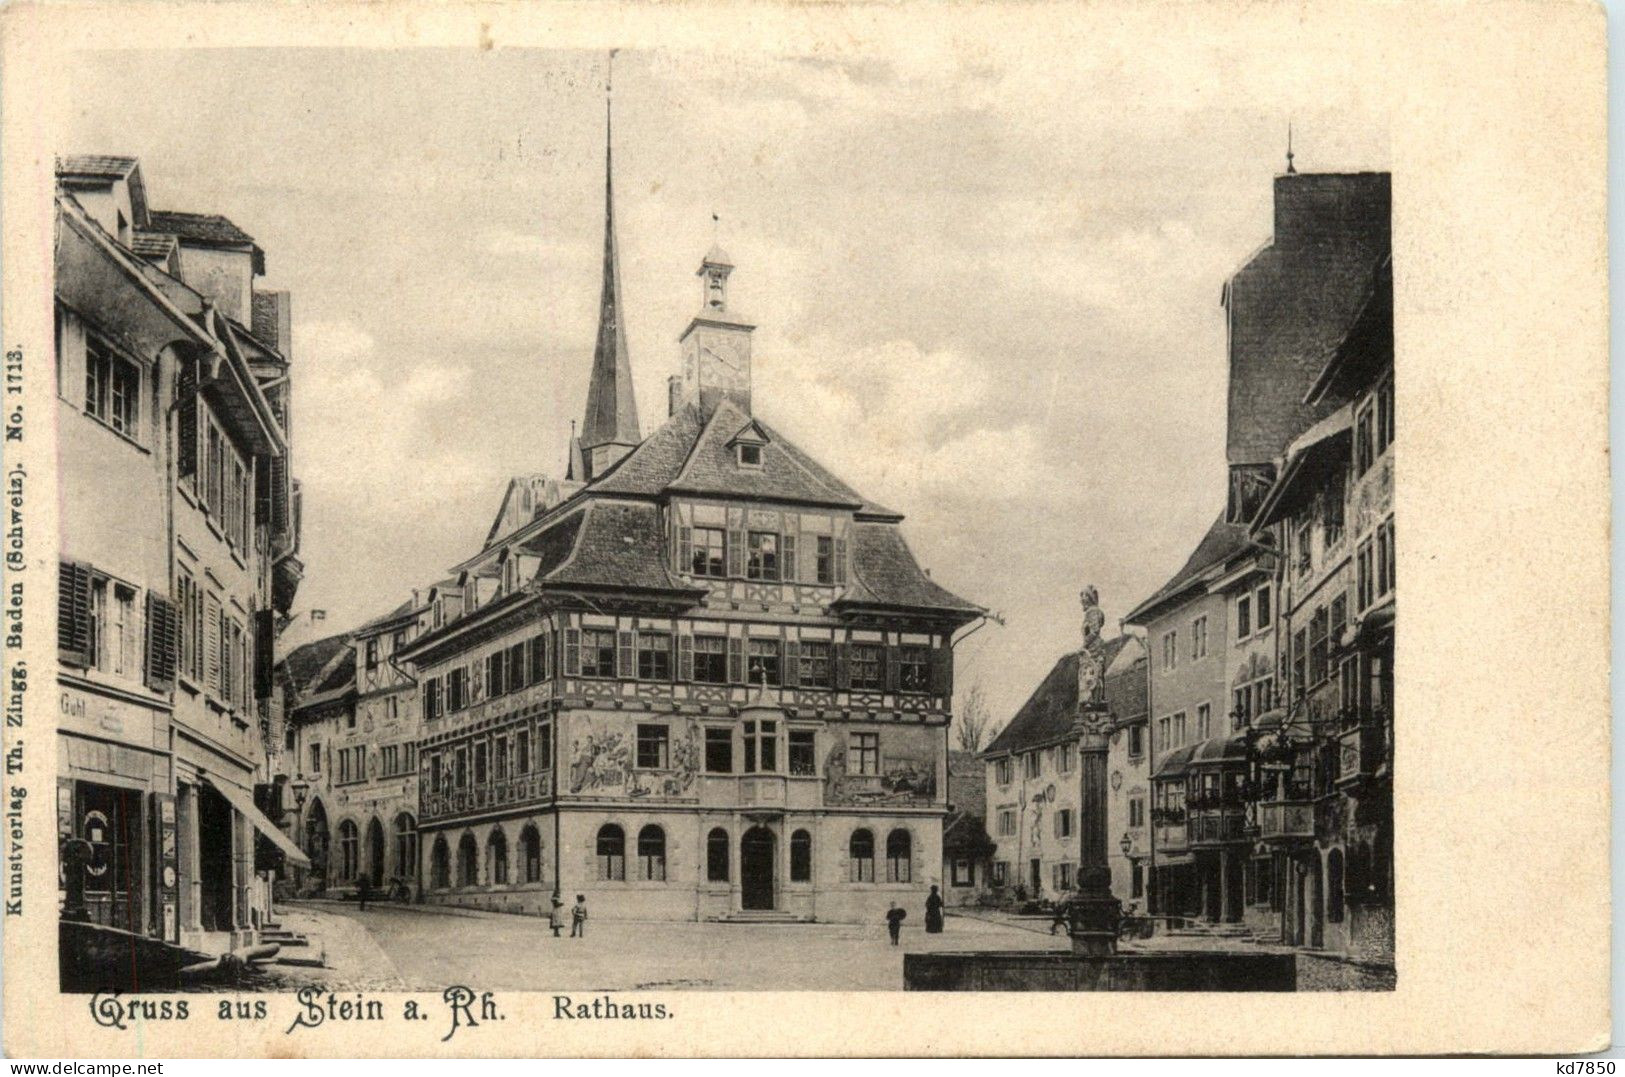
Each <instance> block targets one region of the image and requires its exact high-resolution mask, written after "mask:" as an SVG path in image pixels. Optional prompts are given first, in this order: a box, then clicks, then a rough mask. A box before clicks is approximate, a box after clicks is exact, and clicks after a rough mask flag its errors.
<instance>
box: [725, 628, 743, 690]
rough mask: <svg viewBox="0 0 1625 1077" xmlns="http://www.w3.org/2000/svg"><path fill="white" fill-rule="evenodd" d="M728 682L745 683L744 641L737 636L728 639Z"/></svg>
mask: <svg viewBox="0 0 1625 1077" xmlns="http://www.w3.org/2000/svg"><path fill="white" fill-rule="evenodd" d="M728 681H729V683H731V684H744V683H745V641H744V640H742V639H740V638H739V637H738V636H729V637H728Z"/></svg>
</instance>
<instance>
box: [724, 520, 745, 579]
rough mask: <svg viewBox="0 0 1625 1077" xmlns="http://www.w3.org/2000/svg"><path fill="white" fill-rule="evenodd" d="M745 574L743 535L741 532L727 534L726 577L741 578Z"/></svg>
mask: <svg viewBox="0 0 1625 1077" xmlns="http://www.w3.org/2000/svg"><path fill="white" fill-rule="evenodd" d="M744 574H745V533H744V532H743V531H729V532H728V575H730V576H743V575H744Z"/></svg>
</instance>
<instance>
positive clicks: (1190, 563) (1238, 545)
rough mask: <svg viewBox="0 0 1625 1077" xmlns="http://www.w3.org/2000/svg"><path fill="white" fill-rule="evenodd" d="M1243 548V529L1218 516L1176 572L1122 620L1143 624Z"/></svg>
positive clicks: (1221, 514) (1244, 539) (1244, 531)
mask: <svg viewBox="0 0 1625 1077" xmlns="http://www.w3.org/2000/svg"><path fill="white" fill-rule="evenodd" d="M1247 546H1248V538H1247V526H1246V525H1245V524H1229V523H1225V520H1224V513H1223V512H1221V513H1219V515H1218V517H1217V518H1216V519H1214V521H1213V526H1211V527H1209V528H1208V529H1207V534H1205V535H1203V536H1202V541H1201V542H1198V543H1197V544H1196V549H1195V550H1194V551H1192V552H1191V555H1190V557H1188V558H1186V560H1185V563H1184V565H1182V566H1180V569H1179V571H1178V572H1176V573H1174V574H1173V577H1172V578H1170V579H1169V580H1168V582H1167V583H1165V584H1163V585H1162V586H1161V587H1159V588H1157V590H1156V591H1155V592H1154V593H1153V594H1152V595H1151V597H1150V598H1148V599H1146V600H1145V601H1144V602H1142V603H1140V604H1139V605H1138V606H1136V607H1135V608H1134V610H1133V611H1132V612H1131V613H1130V614H1129V615H1128V616H1127V617H1126V618H1124V620H1126V621H1127V622H1128V623H1130V624H1142V623H1144V622H1145V621H1146V620H1147V619H1148V618H1149V617H1150V616H1151V614H1152V613H1153V611H1155V610H1156V608H1157V607H1158V606H1161V605H1162V604H1163V603H1164V602H1166V601H1168V600H1169V599H1171V598H1173V597H1175V596H1176V595H1179V594H1181V593H1183V592H1184V591H1185V589H1186V588H1188V587H1189V586H1190V585H1191V584H1193V583H1195V582H1196V580H1197V577H1199V576H1201V574H1202V573H1203V572H1206V571H1207V570H1208V569H1210V568H1212V567H1213V566H1214V565H1219V564H1223V563H1224V562H1225V561H1228V560H1229V559H1230V558H1232V557H1234V556H1235V555H1236V554H1238V553H1241V552H1242V551H1243V550H1245V549H1246V548H1247Z"/></svg>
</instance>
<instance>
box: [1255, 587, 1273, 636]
mask: <svg viewBox="0 0 1625 1077" xmlns="http://www.w3.org/2000/svg"><path fill="white" fill-rule="evenodd" d="M1254 612H1256V613H1257V615H1258V616H1257V617H1256V618H1255V620H1257V622H1258V630H1259V631H1260V632H1262V631H1263V630H1264V629H1266V628H1268V627H1269V626H1270V620H1271V618H1272V617H1273V612H1272V609H1271V607H1270V589H1269V588H1268V587H1260V588H1259V589H1258V603H1257V608H1256V610H1255V611H1254Z"/></svg>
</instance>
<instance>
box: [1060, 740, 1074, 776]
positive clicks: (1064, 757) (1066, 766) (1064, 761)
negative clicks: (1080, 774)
mask: <svg viewBox="0 0 1625 1077" xmlns="http://www.w3.org/2000/svg"><path fill="white" fill-rule="evenodd" d="M1077 758H1078V746H1077V745H1076V744H1063V745H1061V746H1060V747H1058V748H1056V749H1055V768H1056V769H1057V770H1059V771H1060V772H1061V773H1062V774H1071V773H1072V767H1073V765H1074V764H1075V763H1076V762H1077Z"/></svg>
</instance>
